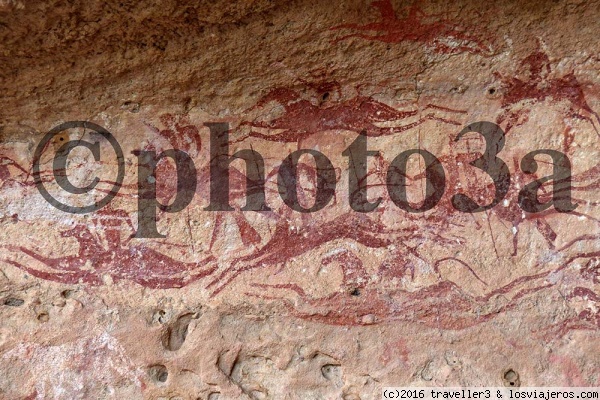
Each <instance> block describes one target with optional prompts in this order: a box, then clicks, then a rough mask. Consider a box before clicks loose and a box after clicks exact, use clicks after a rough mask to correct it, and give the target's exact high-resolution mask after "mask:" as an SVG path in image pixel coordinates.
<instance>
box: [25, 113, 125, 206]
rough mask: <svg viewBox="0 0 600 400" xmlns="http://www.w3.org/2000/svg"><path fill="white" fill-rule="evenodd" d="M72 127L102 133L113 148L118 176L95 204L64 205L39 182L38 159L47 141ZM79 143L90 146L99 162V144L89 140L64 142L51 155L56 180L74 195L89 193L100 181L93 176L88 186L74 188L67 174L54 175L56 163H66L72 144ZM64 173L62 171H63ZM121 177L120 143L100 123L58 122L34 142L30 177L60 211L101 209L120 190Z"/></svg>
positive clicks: (121, 156) (47, 199)
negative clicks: (35, 143) (80, 205)
mask: <svg viewBox="0 0 600 400" xmlns="http://www.w3.org/2000/svg"><path fill="white" fill-rule="evenodd" d="M72 128H84V129H88V130H91V131H93V132H96V133H97V134H99V135H101V136H102V137H104V138H105V139H106V140H107V141H108V142H109V143H110V145H111V146H112V148H113V150H114V152H115V154H116V156H117V164H118V172H117V178H116V180H115V182H114V185H113V187H112V189H111V190H110V191H109V192H108V194H107V195H106V196H104V197H103V198H102V199H101V200H99V201H95V202H94V204H90V205H87V206H82V207H76V206H72V205H68V204H64V203H62V202H60V201H59V200H57V199H56V198H55V197H53V196H52V195H51V194H50V193H49V192H48V190H47V189H46V187H45V186H44V182H43V181H42V178H41V175H40V160H41V157H42V153H43V152H44V150H45V149H46V147H47V146H48V143H49V142H50V141H51V140H52V139H53V138H54V137H55V136H56V135H58V134H59V133H61V132H62V131H65V130H67V129H72ZM80 146H82V147H86V148H88V149H90V150H91V151H92V153H93V154H94V157H95V158H96V161H100V153H99V147H97V146H98V143H95V144H93V143H90V142H85V141H83V140H77V141H67V142H66V143H64V144H63V145H62V146H61V147H60V148H59V149H58V151H57V152H56V154H55V156H54V168H53V173H54V178H55V179H56V180H57V182H58V183H59V185H60V186H61V187H62V188H63V189H65V190H67V191H68V192H69V193H73V194H82V193H88V192H90V191H91V190H92V189H93V188H94V187H95V186H96V183H97V182H98V181H99V180H98V178H95V179H94V182H93V184H91V185H88V186H87V187H84V188H77V187H75V186H73V185H72V184H71V183H70V182H69V181H68V179H67V178H66V176H64V175H59V174H57V168H56V166H57V165H63V166H64V165H66V156H68V154H69V152H70V151H71V150H72V149H74V148H75V147H80ZM61 162H62V164H61ZM63 174H64V172H63ZM124 177H125V159H124V157H123V150H122V149H121V146H120V145H119V143H118V142H117V140H116V139H115V138H114V136H113V135H112V134H111V133H110V132H109V131H107V130H106V129H104V128H103V127H101V126H100V125H97V124H94V123H92V122H87V121H69V122H65V123H63V124H60V125H58V126H56V127H54V128H52V130H50V131H49V132H48V133H47V134H46V135H45V136H44V137H43V138H42V140H41V141H40V143H39V144H38V145H37V147H36V149H35V154H34V156H33V179H34V181H35V186H36V187H37V189H38V190H39V192H40V194H41V195H42V197H44V199H46V201H47V202H48V203H50V204H51V205H52V206H53V207H55V208H57V209H59V210H61V211H64V212H68V213H71V214H87V213H91V212H94V211H97V210H99V209H101V208H102V207H104V206H105V205H107V204H108V203H110V201H111V200H112V199H113V198H114V197H115V196H116V195H117V193H118V192H119V189H120V188H121V185H122V183H123V179H124ZM59 178H60V179H59Z"/></svg>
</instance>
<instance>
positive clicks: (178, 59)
mask: <svg viewBox="0 0 600 400" xmlns="http://www.w3.org/2000/svg"><path fill="white" fill-rule="evenodd" d="M599 19H600V3H599V2H598V1H578V0H557V1H548V2H539V1H533V0H531V1H529V0H525V1H510V0H508V1H501V2H489V3H486V2H479V1H475V0H460V1H456V2H438V1H428V0H427V1H422V2H421V1H415V2H399V1H388V0H381V1H373V2H369V1H343V2H324V1H323V2H309V1H279V0H256V1H254V0H245V1H239V2H229V1H215V2H176V1H169V0H167V1H160V2H159V1H156V2H142V3H137V2H130V1H127V0H123V1H104V2H100V1H95V0H92V1H87V2H62V1H18V0H4V1H2V0H0V317H1V319H2V324H0V398H2V399H46V398H48V399H50V398H51V399H96V398H98V399H100V398H102V399H104V398H106V399H109V398H110V399H112V398H115V399H190V400H192V399H193V400H196V399H209V400H215V399H221V400H222V399H244V398H246V399H346V400H349V399H378V398H380V390H381V388H382V387H383V386H387V385H389V386H461V385H466V386H503V385H511V384H512V385H522V386H600V220H599V218H600V211H599V208H598V205H599V203H598V193H599V191H600V164H599V163H598V160H599V158H600V133H599V131H600V117H599V115H598V112H600V90H599V88H600V75H599V70H600V69H599V68H600V56H599V54H600V43H599V42H598V40H597V37H598V35H599V34H600V25H599V24H598V20H599ZM82 120H85V121H90V122H93V123H94V124H97V125H99V126H101V127H103V128H105V129H106V130H108V131H109V132H110V133H112V135H113V136H114V137H115V138H116V140H117V141H118V143H119V144H120V146H121V148H122V150H123V154H124V182H123V185H122V187H121V188H120V190H119V192H118V194H117V195H116V197H115V198H114V199H113V200H112V201H111V202H110V204H109V205H107V206H105V207H104V208H102V209H100V210H98V211H96V212H93V213H89V214H70V213H66V212H63V211H61V210H58V209H56V208H55V207H52V206H51V205H50V204H49V203H48V202H47V201H45V200H44V199H43V198H42V196H41V195H40V192H39V190H38V188H37V187H36V183H35V180H36V175H35V174H34V170H33V163H34V159H35V157H34V154H35V151H36V146H38V144H39V142H40V140H42V138H43V137H44V135H45V134H46V133H47V132H48V131H50V130H51V129H52V128H53V127H55V126H58V125H60V124H61V123H64V122H66V121H82ZM477 121H490V122H493V123H496V124H498V125H499V126H500V127H501V128H502V129H503V131H504V132H505V133H506V142H505V145H504V148H503V149H502V151H501V152H500V153H499V155H498V156H499V157H500V158H501V159H502V160H504V162H505V163H506V164H507V166H508V169H509V171H510V174H511V182H510V188H509V189H508V193H507V195H506V197H505V198H504V199H503V200H502V201H501V202H500V204H498V205H497V206H495V207H494V208H491V209H489V210H486V211H484V212H478V213H463V212H458V211H457V210H456V209H455V208H453V206H452V200H451V199H452V196H453V195H454V194H456V193H464V194H466V195H469V196H471V197H473V198H475V199H476V200H477V201H478V202H480V204H485V203H489V202H490V201H491V200H492V199H493V197H494V186H493V184H492V183H493V182H492V180H491V179H490V177H489V176H488V175H486V174H485V172H483V171H481V170H478V169H477V168H474V167H473V166H472V165H470V164H469V163H470V162H471V161H473V160H475V159H476V158H478V157H479V156H480V154H481V152H483V150H484V148H485V143H484V141H483V139H482V137H481V135H479V134H477V133H475V132H470V133H467V134H466V135H465V136H464V137H462V138H461V139H460V140H455V139H456V137H457V135H458V133H459V132H460V131H461V130H462V129H463V128H464V127H466V126H469V125H470V124H473V123H475V122H477ZM215 122H225V123H228V124H229V127H230V133H229V151H230V153H231V154H233V153H234V152H236V151H239V150H244V149H252V150H254V151H256V152H258V153H260V154H261V155H262V157H263V158H264V169H265V175H266V183H265V188H266V190H265V191H266V202H267V204H268V206H269V208H270V210H269V211H261V212H254V211H243V210H241V208H242V207H243V206H244V204H245V185H246V178H245V174H246V170H245V164H244V162H243V161H242V160H235V161H233V162H232V163H231V188H232V190H231V205H232V206H233V208H234V210H233V211H206V210H205V207H207V205H208V204H209V192H210V185H209V177H210V161H211V160H210V131H209V128H208V127H207V126H206V125H205V124H206V123H215ZM360 132H365V133H366V136H367V137H368V149H369V151H378V152H379V154H378V155H370V156H369V157H368V164H367V171H368V174H367V182H368V187H369V200H370V201H374V200H375V199H376V198H378V197H379V198H381V199H382V201H381V204H380V205H379V206H378V207H377V209H376V210H374V211H372V212H369V213H359V212H356V211H353V210H352V209H351V208H350V206H349V192H350V189H349V181H350V179H351V176H350V173H351V171H352V168H351V165H350V162H349V157H348V156H345V155H344V154H343V153H344V150H345V149H346V148H348V146H350V145H351V144H352V143H353V141H354V140H355V139H356V138H357V136H358V134H359V133H360ZM79 139H82V140H89V141H94V140H101V139H102V138H101V136H100V135H98V134H96V133H94V132H93V130H92V129H86V128H72V129H66V130H65V131H64V132H61V133H60V134H59V135H56V136H54V137H53V138H52V140H51V141H50V142H49V143H48V146H46V147H45V148H44V149H43V151H42V157H41V159H40V162H41V173H40V175H39V177H40V180H41V181H43V182H44V184H46V185H47V187H48V188H49V191H50V192H51V193H52V194H54V195H56V196H57V197H58V198H60V199H61V201H65V202H68V203H69V204H72V205H75V206H81V205H85V204H90V202H92V203H93V202H94V201H98V200H99V199H100V198H102V197H103V196H104V195H106V193H107V192H109V191H110V190H111V187H112V185H113V181H114V179H115V176H116V175H117V170H118V165H117V162H116V160H115V159H114V156H112V158H111V155H112V154H113V153H111V152H112V150H111V147H110V145H109V144H108V143H107V142H106V141H103V142H102V144H101V145H100V149H101V150H100V153H101V156H102V160H101V161H99V162H97V161H95V160H94V157H93V155H92V153H91V152H89V151H88V150H86V149H82V148H78V149H76V150H74V151H73V152H72V153H71V155H70V158H69V164H68V168H67V172H68V173H69V176H70V177H71V178H72V179H73V180H74V181H75V182H78V183H79V184H81V185H82V186H84V185H86V184H89V183H90V182H91V181H92V180H93V178H94V177H95V176H98V177H100V183H99V184H98V186H97V189H95V190H94V191H93V192H92V193H89V194H84V195H74V194H70V195H69V194H65V192H64V191H61V190H60V188H59V187H58V186H57V184H56V182H55V181H54V180H53V179H54V178H53V176H52V169H53V166H52V157H53V155H54V153H55V152H56V151H57V150H58V149H60V148H61V146H62V143H63V142H68V141H70V140H79ZM171 148H177V149H180V150H183V151H185V152H186V153H187V154H189V156H190V157H191V158H192V160H193V161H194V165H195V168H196V171H197V179H196V180H195V181H196V183H197V188H196V195H195V197H194V198H193V200H192V201H191V203H190V204H189V205H188V206H187V207H186V208H185V209H183V210H181V211H179V212H172V213H171V212H163V211H160V210H159V211H158V212H157V217H158V221H157V228H158V231H159V232H160V233H161V234H163V235H165V237H164V238H135V237H133V236H134V235H135V233H136V230H137V229H138V217H139V207H138V205H139V203H138V201H139V198H138V197H139V196H138V186H139V185H138V164H139V159H138V157H137V156H136V154H137V153H136V151H139V150H145V151H155V152H157V153H159V152H162V151H165V150H168V149H171ZM299 149H311V150H316V151H319V152H321V153H323V154H324V155H326V156H327V158H328V159H329V160H330V161H331V163H332V166H333V170H332V171H330V172H332V173H333V174H334V176H335V178H336V181H337V187H336V190H335V196H333V198H332V199H331V200H330V201H329V202H328V204H327V206H326V207H324V208H322V209H321V210H319V211H316V212H313V213H300V212H296V211H293V210H291V209H290V208H289V207H288V206H286V205H285V204H284V203H283V201H282V198H281V197H280V194H279V186H278V183H277V175H278V171H279V167H280V165H281V163H282V160H283V159H284V158H285V157H287V156H288V155H289V154H291V153H292V152H294V151H296V150H299ZM408 149H424V150H427V151H429V152H430V153H432V154H434V155H435V156H436V157H437V158H438V159H439V160H440V163H441V165H442V167H443V169H444V171H445V177H446V187H445V191H444V194H443V196H442V198H441V199H440V201H439V203H438V204H437V205H436V206H435V207H433V208H432V209H431V210H429V211H427V212H423V213H409V212H406V211H404V210H401V209H400V208H399V207H398V206H397V205H395V204H394V202H393V200H392V199H391V198H390V195H389V191H388V190H387V189H386V173H387V171H388V170H389V168H390V163H391V162H392V160H393V159H394V158H395V157H396V156H397V155H398V154H400V153H401V152H403V151H405V150H408ZM540 149H552V150H556V151H560V152H562V153H564V154H565V155H566V156H567V157H568V159H569V160H570V163H571V167H572V180H571V184H572V190H571V192H572V198H573V202H574V203H575V204H576V205H577V208H576V209H575V210H574V211H572V212H566V213H563V212H558V211H557V210H555V209H554V208H552V207H550V208H549V209H547V210H545V211H543V212H540V213H526V212H524V211H523V210H522V208H520V207H519V204H518V194H519V191H520V190H521V189H522V188H523V187H524V186H525V185H527V184H528V183H530V182H531V181H532V180H534V179H536V178H539V177H543V176H547V175H551V174H552V171H553V170H552V160H551V159H550V158H549V157H547V156H546V158H544V156H540V157H539V158H537V159H538V160H539V169H538V170H537V171H535V173H534V174H527V173H525V172H523V166H522V165H521V164H520V162H521V160H522V159H523V157H524V156H525V155H526V154H527V153H529V152H531V151H534V150H540ZM424 168H425V167H424V165H423V160H422V159H420V158H419V157H411V158H410V159H409V163H408V169H407V177H406V191H407V193H408V199H409V201H411V202H412V204H413V205H415V204H418V203H419V202H420V201H421V200H422V199H423V196H424V191H425V187H426V180H425V174H424ZM315 172H316V169H315V164H314V162H313V161H312V160H311V158H310V156H306V155H305V156H302V157H301V159H300V167H299V168H298V177H299V178H298V189H299V193H300V195H299V198H300V202H301V203H302V204H303V205H304V206H305V207H309V206H310V204H311V201H312V200H311V199H313V197H314V196H315V193H316V192H317V182H316V180H315V176H316V175H315ZM176 182H177V175H176V168H175V165H174V163H173V162H172V161H169V159H163V160H161V161H160V162H159V163H158V167H157V172H156V185H157V197H158V200H159V201H161V202H162V203H163V204H169V202H171V201H173V200H174V199H175V194H176V190H177V187H176V186H177V185H176ZM551 186H552V185H550V184H548V185H546V186H545V187H544V188H543V189H542V190H541V191H540V193H542V194H541V196H542V198H543V199H544V200H545V201H547V200H549V199H550V197H551Z"/></svg>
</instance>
